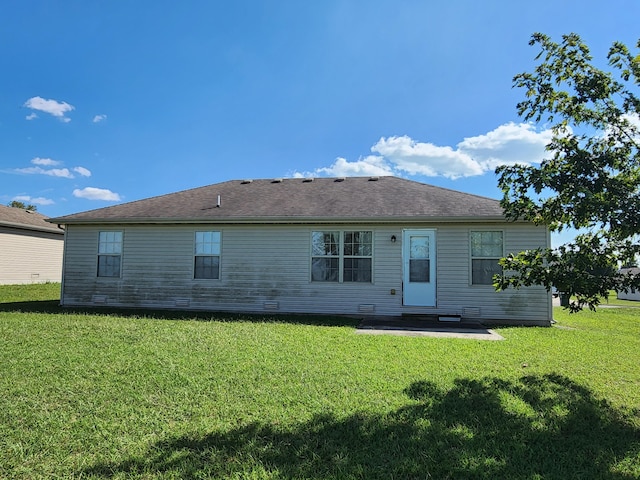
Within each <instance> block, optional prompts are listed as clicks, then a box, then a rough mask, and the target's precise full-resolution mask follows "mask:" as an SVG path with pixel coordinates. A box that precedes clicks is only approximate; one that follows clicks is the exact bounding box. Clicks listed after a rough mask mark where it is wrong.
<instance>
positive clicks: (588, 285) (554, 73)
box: [495, 33, 640, 311]
mask: <svg viewBox="0 0 640 480" xmlns="http://www.w3.org/2000/svg"><path fill="white" fill-rule="evenodd" d="M529 44H530V45H532V46H536V45H537V46H539V47H540V48H541V51H540V53H539V54H538V56H537V57H536V60H537V61H539V63H538V65H537V66H536V67H535V69H534V71H533V72H531V73H521V74H519V75H516V76H515V77H514V79H513V83H514V86H515V87H518V88H523V89H525V99H524V100H523V101H521V102H520V103H519V104H518V113H519V114H520V115H521V116H523V117H524V119H525V120H527V121H533V122H536V123H542V124H544V125H548V126H549V127H550V128H551V129H552V132H553V137H552V140H551V142H550V143H549V144H548V145H547V152H548V155H547V158H546V159H545V160H543V161H542V162H541V163H540V165H513V166H502V167H499V168H498V169H497V170H496V173H497V174H498V177H499V180H498V184H499V187H500V188H501V189H502V192H503V198H502V206H503V208H504V209H505V213H506V216H507V218H508V219H510V220H514V221H515V220H518V219H523V220H528V221H533V222H535V223H536V224H540V225H547V226H548V228H549V229H550V231H561V230H563V229H565V228H575V229H577V230H579V231H580V232H583V233H580V234H579V235H577V237H576V238H575V240H574V241H573V242H571V243H569V244H566V245H564V246H562V247H560V248H557V249H537V250H529V251H524V252H521V253H518V254H512V255H509V256H507V257H506V258H504V259H502V260H501V262H502V266H503V267H504V274H503V275H501V276H498V277H496V281H495V287H496V288H497V289H505V288H508V287H515V288H518V287H521V286H528V285H544V286H545V287H546V288H547V289H550V288H552V287H553V286H555V287H557V288H558V289H559V291H561V292H564V293H566V294H568V295H572V296H574V298H575V300H573V301H572V302H571V303H570V305H569V308H570V309H571V311H578V310H581V309H582V308H584V307H585V306H588V307H589V308H591V309H595V307H596V306H597V305H598V304H599V303H600V301H601V299H602V298H606V297H607V295H608V294H609V292H610V290H617V291H623V290H628V289H630V288H640V275H632V274H622V273H619V269H618V266H619V265H624V264H629V263H630V262H631V263H633V262H634V260H635V258H636V256H637V255H638V253H640V245H639V243H638V234H639V233H640V150H639V145H640V121H639V116H638V114H639V113H640V95H639V93H640V92H639V89H638V87H639V86H640V54H638V51H636V52H632V51H630V50H629V48H627V46H626V45H624V44H622V43H619V42H616V43H614V44H613V45H612V46H611V48H610V50H609V53H608V55H607V59H608V62H609V67H610V69H609V70H610V71H604V70H601V69H599V68H598V67H596V66H595V64H594V62H593V60H592V57H591V54H590V51H589V48H588V47H587V46H586V45H585V44H584V43H583V42H582V40H581V38H580V37H579V36H578V35H576V34H569V35H564V36H563V37H562V41H561V42H559V43H556V42H553V41H552V40H551V39H550V38H549V37H548V36H546V35H543V34H540V33H536V34H534V35H533V36H532V37H531V41H530V42H529ZM637 48H638V49H639V50H640V40H639V41H638V44H637Z"/></svg>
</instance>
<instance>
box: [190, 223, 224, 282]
mask: <svg viewBox="0 0 640 480" xmlns="http://www.w3.org/2000/svg"><path fill="white" fill-rule="evenodd" d="M193 278H204V279H214V280H217V279H219V278H220V232H196V234H195V254H194V268H193Z"/></svg>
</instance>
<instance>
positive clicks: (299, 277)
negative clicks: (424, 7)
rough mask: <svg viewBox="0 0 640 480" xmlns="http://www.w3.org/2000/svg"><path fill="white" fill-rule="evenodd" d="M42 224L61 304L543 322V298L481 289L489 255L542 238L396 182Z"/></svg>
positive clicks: (216, 188)
mask: <svg viewBox="0 0 640 480" xmlns="http://www.w3.org/2000/svg"><path fill="white" fill-rule="evenodd" d="M50 221H51V222H54V223H60V224H64V225H65V228H66V245H65V258H64V280H63V285H62V297H61V303H62V305H66V306H89V305H111V306H118V307H144V308H178V309H194V310H196V309H197V310H214V311H215V310H217V311H233V312H264V311H277V312H283V313H319V314H346V315H384V316H401V315H437V316H441V317H443V320H444V319H446V320H458V319H460V318H462V319H465V320H473V321H481V322H484V323H489V322H499V323H515V324H536V325H549V324H550V322H551V319H552V306H551V295H550V294H549V293H548V292H547V291H546V290H545V289H544V288H542V287H530V288H525V289H521V290H508V291H502V292H496V291H495V290H494V288H493V286H492V285H491V283H492V276H493V274H494V273H496V272H498V271H500V270H499V269H500V267H499V266H498V263H497V262H498V259H499V258H500V257H502V256H503V255H505V254H506V253H509V252H518V251H521V250H524V249H528V248H537V247H547V246H549V233H548V231H547V229H546V228H545V227H540V226H535V225H533V224H531V223H525V222H507V221H506V220H505V218H504V215H503V211H502V209H501V207H500V204H499V202H498V201H497V200H493V199H489V198H485V197H479V196H476V195H470V194H466V193H461V192H456V191H453V190H448V189H444V188H439V187H434V186H431V185H425V184H422V183H418V182H414V181H410V180H404V179H401V178H396V177H379V178H378V177H347V178H314V179H285V180H282V179H275V180H253V181H252V180H244V181H242V180H236V181H228V182H224V183H219V184H215V185H210V186H206V187H201V188H195V189H192V190H186V191H182V192H178V193H172V194H168V195H163V196H159V197H154V198H149V199H145V200H139V201H135V202H130V203H125V204H121V205H117V206H112V207H107V208H102V209H98V210H92V211H88V212H83V213H78V214H75V215H69V216H65V217H60V218H55V219H51V220H50Z"/></svg>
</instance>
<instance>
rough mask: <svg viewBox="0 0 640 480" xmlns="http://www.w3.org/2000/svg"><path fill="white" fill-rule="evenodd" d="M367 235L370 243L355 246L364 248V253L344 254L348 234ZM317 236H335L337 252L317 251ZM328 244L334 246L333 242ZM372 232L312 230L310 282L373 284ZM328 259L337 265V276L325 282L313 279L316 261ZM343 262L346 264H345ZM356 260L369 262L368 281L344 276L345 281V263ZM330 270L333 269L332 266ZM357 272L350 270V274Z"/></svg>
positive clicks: (324, 281)
mask: <svg viewBox="0 0 640 480" xmlns="http://www.w3.org/2000/svg"><path fill="white" fill-rule="evenodd" d="M356 233H358V234H363V233H364V234H369V235H370V239H371V241H370V242H368V243H366V242H358V243H357V244H356V245H359V246H361V247H362V246H364V249H365V252H364V253H363V252H355V253H354V252H351V253H349V254H346V253H345V250H346V243H345V242H346V238H347V236H348V234H356ZM318 235H322V236H323V237H326V236H327V235H335V236H337V242H335V245H336V246H337V252H336V251H329V252H326V253H324V254H323V253H322V252H321V251H320V250H319V249H318V245H317V244H316V242H315V240H316V238H317V236H318ZM330 244H334V243H333V242H330ZM325 245H326V240H325ZM350 245H353V243H351V244H350ZM366 250H368V254H367V252H366ZM373 250H374V248H373V230H357V229H351V230H334V229H328V230H313V231H312V232H311V255H310V257H311V265H310V281H311V282H313V283H347V284H363V283H364V284H366V283H369V284H371V283H373V278H374V276H373V263H374V262H373ZM327 259H329V260H330V261H331V260H334V262H331V263H337V267H335V269H336V270H337V275H334V276H332V277H333V278H331V279H327V280H320V279H314V268H316V267H315V264H316V262H317V261H320V260H327ZM345 260H346V261H347V262H345ZM358 260H369V262H370V268H369V277H370V278H369V279H368V280H362V281H359V280H352V279H348V277H350V276H351V275H346V277H347V279H345V269H346V263H349V262H350V261H351V262H353V261H355V262H357V261H358ZM331 268H334V267H333V266H332V267H331ZM354 271H357V269H351V272H354Z"/></svg>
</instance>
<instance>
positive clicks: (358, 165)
mask: <svg viewBox="0 0 640 480" xmlns="http://www.w3.org/2000/svg"><path fill="white" fill-rule="evenodd" d="M324 175H327V176H330V177H356V176H383V175H393V170H392V169H391V167H390V166H389V165H388V164H387V162H386V161H385V160H384V158H382V157H379V156H376V155H369V156H368V157H365V158H361V159H360V160H357V161H355V162H348V161H347V160H346V159H344V158H341V157H338V158H336V161H335V162H333V164H332V165H331V166H330V167H323V168H316V169H315V170H314V171H313V172H304V173H301V172H296V173H294V175H293V176H294V177H297V178H300V177H320V176H324Z"/></svg>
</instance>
